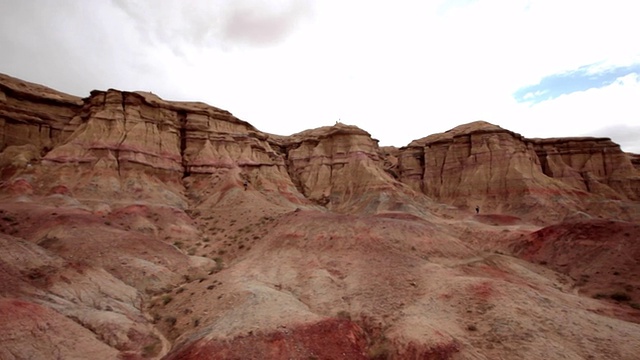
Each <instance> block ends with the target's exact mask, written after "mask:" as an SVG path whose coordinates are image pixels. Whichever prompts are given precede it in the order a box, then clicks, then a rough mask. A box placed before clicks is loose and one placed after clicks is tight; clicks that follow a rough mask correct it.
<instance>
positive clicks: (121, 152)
mask: <svg viewBox="0 0 640 360" xmlns="http://www.w3.org/2000/svg"><path fill="white" fill-rule="evenodd" d="M634 159H635V158H634V157H632V156H631V155H628V154H623V153H621V152H620V149H619V147H617V145H615V144H614V143H612V142H611V141H610V140H608V139H600V138H571V139H526V138H524V137H522V136H520V135H518V134H515V133H513V132H510V131H508V130H505V129H502V128H500V127H498V126H495V125H492V124H489V123H486V122H476V123H471V124H466V125H463V126H460V127H457V128H455V129H452V130H450V131H448V132H446V133H443V134H435V135H431V136H428V137H426V138H423V139H419V140H416V141H414V142H412V143H411V144H409V145H408V146H406V147H404V148H400V149H397V148H394V147H386V148H379V147H378V144H377V141H376V140H375V139H372V138H371V136H370V135H369V134H368V133H367V132H366V131H364V130H362V129H359V128H357V127H354V126H349V125H345V124H336V125H335V126H328V127H321V128H318V129H313V130H308V131H303V132H301V133H298V134H294V135H291V136H276V135H271V134H267V133H263V132H261V131H259V130H257V129H255V128H254V127H253V126H251V125H250V124H248V123H246V122H244V121H242V120H240V119H237V118H235V117H234V116H233V115H232V114H231V113H229V112H227V111H225V110H221V109H218V108H215V107H212V106H209V105H206V104H202V103H190V102H175V101H165V100H162V99H160V98H158V97H156V96H155V95H153V94H150V93H144V92H123V91H118V90H107V91H94V92H92V93H91V94H90V96H89V97H87V98H85V99H79V98H76V97H73V96H69V95H65V94H61V93H58V92H56V91H54V90H51V89H48V88H45V87H42V86H39V85H36V84H30V83H26V82H23V81H21V80H18V79H13V78H10V77H8V76H4V75H3V76H1V77H0V284H2V285H1V286H0V320H2V321H0V324H2V325H0V357H2V358H3V359H4V358H7V359H22V358H43V359H48V358H52V359H54V358H70V359H73V358H86V357H87V356H89V357H92V358H100V359H141V358H165V359H185V360H187V359H230V358H246V359H249V358H274V359H279V358H282V359H285V358H287V359H288V358H296V359H308V358H352V359H358V358H362V359H366V358H370V359H382V358H391V359H406V358H438V359H495V358H504V359H523V358H560V357H567V358H572V359H581V358H588V357H590V356H592V357H597V358H611V359H614V358H615V359H635V358H636V357H637V353H638V351H637V349H638V347H640V336H638V334H640V327H639V326H640V325H638V322H639V321H640V320H639V315H638V313H639V312H638V311H637V310H636V309H635V308H634V304H637V303H636V301H637V297H638V296H640V295H638V294H640V293H638V292H637V289H635V288H633V289H631V290H626V289H627V288H625V286H627V287H628V286H636V287H637V284H636V282H635V280H633V279H635V278H636V276H635V275H637V274H636V273H637V271H638V269H637V266H635V265H634V264H635V263H633V262H632V261H631V260H629V259H626V260H625V259H622V258H620V256H622V255H623V254H631V255H633V254H635V253H636V252H637V246H635V245H637V244H635V243H633V242H632V241H630V240H629V239H630V238H633V236H634V234H636V233H637V230H638V229H637V222H638V219H640V215H639V214H640V206H639V205H638V204H639V203H638V201H637V199H638V186H637V185H638V182H637V179H638V170H637V169H635V168H634V164H636V163H637V161H636V162H635V163H634V161H635V160H634ZM476 205H480V206H481V209H482V210H481V213H480V214H478V215H474V214H472V212H473V210H472V209H470V207H475V206H476ZM598 216H601V217H605V218H608V219H616V221H615V222H611V221H610V220H595V218H596V217H598ZM563 219H566V221H565V222H564V223H561V224H556V225H554V226H556V227H553V226H551V227H547V228H543V229H540V227H539V226H538V225H537V224H539V223H545V224H548V223H549V222H553V221H561V220H563ZM621 219H622V220H626V222H623V221H619V220H621ZM572 224H573V225H572ZM611 224H613V225H611ZM581 229H582V230H581ZM607 229H609V230H611V235H612V241H606V239H604V238H603V237H602V236H604V234H608V232H607ZM591 232H594V233H598V234H600V235H602V236H601V237H599V238H597V239H596V238H590V237H589V236H591V235H592V234H591ZM627 234H629V235H627ZM540 244H542V245H540ZM558 249H561V251H560V252H562V254H559V253H558V252H557V251H558ZM511 252H515V253H516V254H517V255H519V256H520V257H521V258H522V259H519V258H517V257H511V256H509V255H505V254H508V253H511ZM621 254H622V255H621ZM583 258H584V259H587V258H588V259H591V261H592V262H593V263H594V264H589V266H591V265H593V267H589V266H586V265H584V264H583V265H584V266H581V265H579V264H577V265H575V266H574V264H573V262H579V261H580V259H583ZM523 259H524V260H523ZM616 259H618V260H620V259H622V260H621V261H619V264H620V267H619V268H618V267H616V268H615V269H613V268H611V269H609V270H610V271H609V272H612V271H613V272H618V273H619V274H618V275H614V274H613V273H612V274H607V275H606V276H605V275H603V274H604V272H606V271H607V269H608V267H610V266H614V265H612V264H614V263H615V260H616ZM525 260H527V261H530V262H527V261H525ZM544 264H546V265H544ZM616 264H617V263H616ZM543 265H544V266H543ZM585 266H586V267H585ZM594 269H595V270H594ZM623 272H629V276H626V274H624V276H622V275H621V274H622V273H623ZM583 273H586V274H588V275H589V276H590V278H589V284H593V286H592V287H589V286H585V284H581V283H580V282H581V281H582V279H583V278H582V277H580V276H581V275H582V274H583ZM612 277H617V279H618V280H619V283H615V284H616V286H618V287H620V286H621V287H622V289H623V290H625V291H627V293H628V295H629V296H630V297H631V298H630V299H629V300H625V301H623V302H616V301H612V300H613V299H609V301H602V300H598V299H593V298H591V297H589V296H595V295H594V294H598V291H615V290H617V288H616V289H613V288H604V287H602V286H604V285H603V284H608V283H613V282H615V281H614V280H615V279H614V280H612V279H613V278H612ZM599 286H600V287H599ZM576 289H578V290H579V291H578V290H576ZM607 294H609V293H607ZM581 295H587V297H585V296H581ZM12 316H13V317H12Z"/></svg>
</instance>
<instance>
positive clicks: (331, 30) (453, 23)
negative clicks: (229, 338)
mask: <svg viewBox="0 0 640 360" xmlns="http://www.w3.org/2000/svg"><path fill="white" fill-rule="evenodd" d="M636 7H637V6H636V5H635V3H633V2H629V1H619V0H612V1H609V2H607V3H603V2H590V1H576V0H567V1H562V2H558V1H552V0H535V1H534V0H508V1H507V0H503V1H495V0H477V1H466V0H455V1H418V0H407V1H402V2H397V3H390V2H387V1H378V0H375V1H373V0H367V1H364V0H354V1H348V2H333V1H313V0H303V1H294V0H280V1H265V0H242V1H232V0H213V1H206V2H204V1H203V2H184V1H170V0H167V1H163V2H162V3H156V2H151V1H150V0H113V1H112V2H89V1H80V0H76V1H67V2H64V3H59V2H47V1H44V0H42V1H35V0H26V1H20V2H12V3H11V4H9V3H8V2H6V3H4V4H3V3H2V1H1V0H0V48H2V49H3V56H2V57H0V72H6V73H9V74H10V75H13V76H18V77H23V78H25V79H27V80H30V81H35V82H41V83H44V84H46V85H49V86H52V87H54V88H57V89H60V90H62V91H67V92H71V93H74V94H77V95H83V96H84V95H86V94H87V93H88V92H89V90H91V89H93V88H102V89H103V88H108V87H116V88H121V89H126V90H137V89H141V90H151V91H153V92H154V93H157V94H159V95H160V96H162V97H164V98H167V99H181V100H199V101H205V102H207V103H210V104H211V105H214V106H218V107H222V108H225V109H227V110H229V111H231V112H233V113H234V114H235V115H237V116H238V117H240V118H242V119H243V120H246V121H249V122H250V123H252V124H253V125H254V126H256V127H257V128H259V129H261V130H263V131H267V132H273V133H279V134H284V135H286V134H291V133H294V132H297V131H301V130H303V129H307V128H312V127H317V126H322V125H330V124H333V123H335V121H336V120H338V118H340V119H342V121H343V122H346V123H351V124H355V125H358V126H360V127H362V128H363V129H365V130H367V131H369V132H370V133H371V134H372V135H373V136H374V137H376V138H378V139H380V140H381V143H382V144H385V145H396V146H402V145H406V144H407V143H409V142H410V141H411V140H413V139H416V138H419V137H423V136H426V135H428V134H431V133H434V132H439V131H445V130H448V129H450V128H452V127H454V126H457V125H459V124H462V123H466V122H470V121H474V120H478V119H483V120H487V121H490V122H494V123H497V124H499V125H501V126H503V127H505V128H507V129H511V130H514V131H517V132H520V133H522V134H523V135H524V136H528V137H533V136H540V137H551V136H569V135H582V134H585V133H589V132H590V131H597V129H599V128H602V127H603V126H604V125H605V124H637V123H638V120H639V119H638V116H639V114H640V110H638V108H637V105H636V104H637V99H638V98H639V97H638V95H639V93H638V79H637V77H636V78H624V79H620V80H619V81H617V82H616V83H614V84H611V85H609V86H606V87H604V88H601V89H591V90H588V91H584V92H577V93H573V94H570V95H565V96H560V97H558V98H556V99H553V100H550V101H546V102H542V103H539V104H536V105H531V106H530V105H527V104H518V103H516V101H515V100H514V99H513V97H512V94H513V93H514V91H516V90H517V89H519V88H522V87H524V86H526V85H530V84H536V83H538V82H539V81H540V79H542V78H543V77H545V76H548V75H551V74H558V73H563V72H568V71H572V70H575V69H577V68H580V67H581V66H584V65H589V64H598V65H597V66H595V67H593V68H592V69H591V71H594V72H598V71H606V70H607V69H611V68H614V67H619V66H628V65H631V64H638V63H640V45H638V44H639V43H638V42H637V39H636V37H637V34H638V33H640V22H638V21H637V15H636V14H637V11H635V10H637V9H636ZM614 140H615V139H614Z"/></svg>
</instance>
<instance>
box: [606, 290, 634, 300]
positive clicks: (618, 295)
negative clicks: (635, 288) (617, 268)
mask: <svg viewBox="0 0 640 360" xmlns="http://www.w3.org/2000/svg"><path fill="white" fill-rule="evenodd" d="M609 297H610V298H611V299H612V300H615V301H620V302H623V301H629V300H631V296H629V294H627V293H625V292H621V291H618V292H615V293H613V294H611V295H610V296H609Z"/></svg>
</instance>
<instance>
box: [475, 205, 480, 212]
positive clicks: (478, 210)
mask: <svg viewBox="0 0 640 360" xmlns="http://www.w3.org/2000/svg"><path fill="white" fill-rule="evenodd" d="M476 214H480V206H478V205H476Z"/></svg>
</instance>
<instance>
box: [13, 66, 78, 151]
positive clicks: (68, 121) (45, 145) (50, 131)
mask: <svg viewBox="0 0 640 360" xmlns="http://www.w3.org/2000/svg"><path fill="white" fill-rule="evenodd" d="M81 107H82V100H81V99H80V98H78V97H75V96H71V95H67V94H64V93H61V92H58V91H55V90H52V89H49V88H47V87H44V86H41V85H37V84H33V83H29V82H26V81H23V80H19V79H15V78H12V77H10V76H7V75H4V74H0V151H2V150H4V149H5V148H6V147H7V146H21V145H27V144H31V145H34V146H36V147H37V148H38V150H45V151H46V150H48V149H50V148H52V147H53V146H55V145H57V144H59V143H60V142H62V141H64V139H65V138H66V137H68V136H69V135H70V134H71V133H72V132H73V131H74V130H75V128H76V127H77V125H78V124H79V119H78V118H77V117H76V115H77V113H78V112H79V110H80V108H81Z"/></svg>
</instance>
